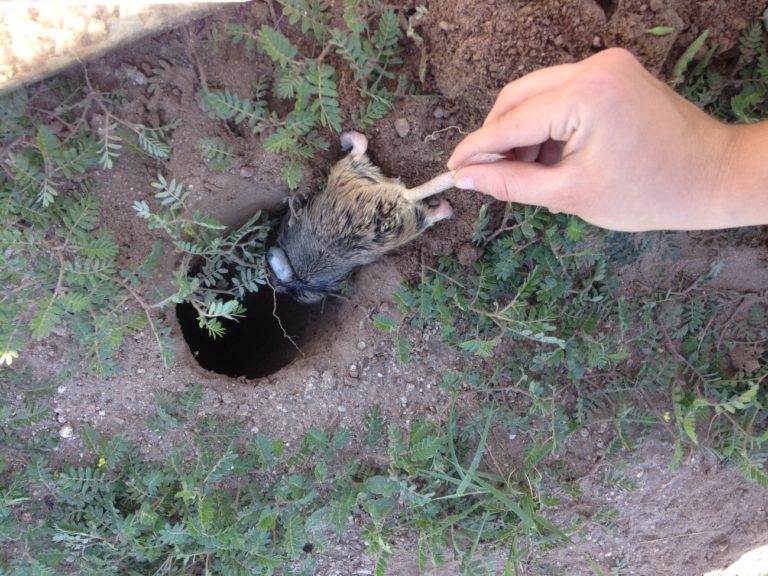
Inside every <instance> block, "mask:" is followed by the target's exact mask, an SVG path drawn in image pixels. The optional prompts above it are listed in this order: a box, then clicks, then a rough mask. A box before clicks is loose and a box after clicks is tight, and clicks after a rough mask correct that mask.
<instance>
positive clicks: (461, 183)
mask: <svg viewBox="0 0 768 576" xmlns="http://www.w3.org/2000/svg"><path fill="white" fill-rule="evenodd" d="M453 182H454V185H455V186H456V188H460V189H461V190H474V189H475V180H474V178H472V177H470V176H462V177H461V178H454V180H453Z"/></svg>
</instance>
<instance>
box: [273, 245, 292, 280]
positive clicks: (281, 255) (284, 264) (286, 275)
mask: <svg viewBox="0 0 768 576" xmlns="http://www.w3.org/2000/svg"><path fill="white" fill-rule="evenodd" d="M267 262H268V263H269V267H270V268H272V272H274V274H275V276H277V279H278V280H280V282H290V281H291V280H293V276H294V274H293V267H292V266H291V263H290V261H289V260H288V256H286V255H285V250H283V249H282V248H280V247H278V246H273V247H272V248H270V249H269V250H267Z"/></svg>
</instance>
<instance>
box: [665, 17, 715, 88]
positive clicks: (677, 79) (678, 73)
mask: <svg viewBox="0 0 768 576" xmlns="http://www.w3.org/2000/svg"><path fill="white" fill-rule="evenodd" d="M707 38H709V30H704V32H702V33H701V34H699V36H698V37H697V38H696V39H695V40H694V41H693V42H691V45H690V46H688V48H686V50H685V52H683V54H682V55H681V56H680V58H678V59H677V62H676V63H675V67H674V68H673V69H672V82H673V84H680V83H681V82H682V81H683V80H684V79H685V72H686V70H687V69H688V65H689V64H690V63H691V61H692V60H693V58H694V57H695V56H696V54H697V53H698V51H699V50H701V48H702V46H704V43H705V42H706V41H707Z"/></svg>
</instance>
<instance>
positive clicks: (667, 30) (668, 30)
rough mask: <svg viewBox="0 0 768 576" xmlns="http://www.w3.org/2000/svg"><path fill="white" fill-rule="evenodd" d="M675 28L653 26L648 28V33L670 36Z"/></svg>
mask: <svg viewBox="0 0 768 576" xmlns="http://www.w3.org/2000/svg"><path fill="white" fill-rule="evenodd" d="M675 31H676V30H675V28H673V27H672V26H654V27H653V28H649V29H648V30H646V31H645V32H646V34H650V35H651V36H668V35H670V34H672V33H673V32H675Z"/></svg>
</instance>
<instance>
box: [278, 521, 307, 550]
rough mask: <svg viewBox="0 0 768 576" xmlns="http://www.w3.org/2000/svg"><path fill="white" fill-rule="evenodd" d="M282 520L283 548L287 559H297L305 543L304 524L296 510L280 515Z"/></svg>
mask: <svg viewBox="0 0 768 576" xmlns="http://www.w3.org/2000/svg"><path fill="white" fill-rule="evenodd" d="M282 518H283V529H284V533H283V546H284V547H285V553H286V554H287V555H288V557H289V558H298V557H299V555H300V554H301V549H302V548H303V546H304V544H305V543H306V541H307V539H306V535H305V533H304V523H303V522H302V520H301V515H300V514H299V512H298V511H297V510H293V509H288V510H287V511H286V512H284V513H283V515H282Z"/></svg>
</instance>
